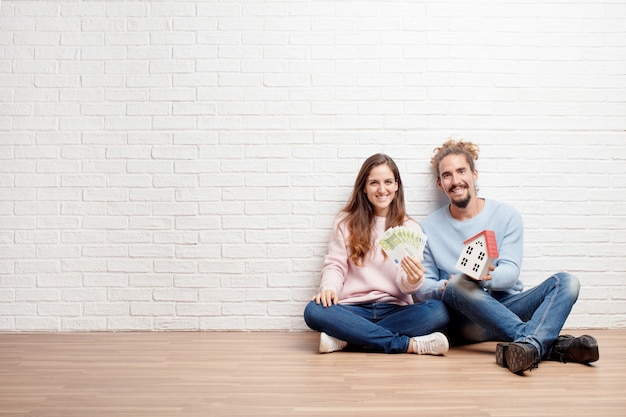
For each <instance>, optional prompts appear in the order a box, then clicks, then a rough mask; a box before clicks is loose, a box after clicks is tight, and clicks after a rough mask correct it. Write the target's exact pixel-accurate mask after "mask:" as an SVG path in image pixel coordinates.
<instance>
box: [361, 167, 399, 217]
mask: <svg viewBox="0 0 626 417" xmlns="http://www.w3.org/2000/svg"><path fill="white" fill-rule="evenodd" d="M396 191H398V181H397V180H396V178H395V177H394V176H393V172H392V171H391V169H390V168H389V167H388V166H387V165H385V164H382V165H378V166H376V167H374V168H372V170H371V171H370V173H369V175H368V176H367V180H366V181H365V188H364V189H363V192H364V193H365V194H367V199H368V200H369V202H370V203H372V206H373V207H374V213H375V214H376V215H377V216H381V217H386V216H387V214H388V213H389V206H390V205H391V202H392V201H393V199H394V198H395V196H396Z"/></svg>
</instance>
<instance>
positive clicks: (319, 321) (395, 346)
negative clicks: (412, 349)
mask: <svg viewBox="0 0 626 417" xmlns="http://www.w3.org/2000/svg"><path fill="white" fill-rule="evenodd" d="M304 321H305V322H306V324H307V325H308V326H309V327H310V328H311V329H313V330H317V331H320V332H325V333H326V334H328V335H329V336H332V337H336V338H337V339H341V340H344V341H346V342H348V343H349V344H350V345H353V346H357V347H361V348H363V349H366V350H371V351H376V352H386V353H404V352H406V351H407V349H408V348H409V343H410V341H411V337H413V336H422V335H425V334H429V333H432V332H436V331H443V330H444V329H445V328H446V327H447V325H448V322H449V316H448V311H447V309H446V307H445V305H444V304H443V302H442V301H440V300H428V301H422V302H420V303H419V304H409V305H405V306H399V305H395V304H389V303H367V304H357V305H344V304H337V305H332V306H330V307H323V306H322V304H316V303H315V301H311V302H309V304H307V306H306V308H305V309H304Z"/></svg>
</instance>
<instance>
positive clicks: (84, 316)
mask: <svg viewBox="0 0 626 417" xmlns="http://www.w3.org/2000/svg"><path fill="white" fill-rule="evenodd" d="M0 10H1V17H0V331H32V330H37V331H40V330H41V331H44V330H45V331H79V330H80V331H83V330H170V329H183V330H231V329H235V330H264V329H279V330H303V329H306V326H305V325H304V323H303V320H302V310H303V308H304V305H305V303H306V302H307V301H308V300H309V299H310V297H311V296H312V295H313V293H314V291H315V289H316V286H317V284H318V279H319V268H320V265H321V260H322V256H323V254H324V252H325V248H326V242H327V239H328V234H329V227H330V225H331V221H332V218H333V217H334V215H335V214H336V212H337V210H338V209H339V208H340V207H341V205H342V204H343V203H344V202H345V200H346V198H347V196H348V194H349V192H350V189H351V185H352V182H353V180H354V176H355V174H356V171H357V169H358V167H359V166H360V164H361V162H362V161H363V160H364V159H365V158H366V157H367V156H369V155H370V154H372V153H374V152H379V151H382V152H386V153H388V154H390V155H391V156H392V157H394V158H395V159H396V160H397V162H398V163H399V165H400V167H401V169H402V172H403V176H404V181H405V183H406V186H407V193H408V207H409V211H410V213H411V214H412V215H413V216H414V217H416V218H417V219H418V220H419V219H421V218H422V217H423V216H425V215H426V214H427V213H428V212H429V211H430V210H432V209H434V208H435V207H437V206H438V205H439V204H440V203H441V201H442V200H441V196H440V195H439V194H438V193H437V191H436V190H435V188H434V187H433V179H432V177H431V174H430V172H429V166H428V160H429V158H430V155H431V150H432V149H433V147H435V146H437V145H439V144H440V143H441V142H442V141H443V140H444V139H446V138H447V137H449V136H455V137H462V138H466V139H470V140H474V141H476V142H478V143H479V144H480V145H481V148H482V153H481V158H480V160H479V169H480V174H481V177H480V186H481V194H482V195H483V196H488V197H492V198H500V199H504V200H507V201H509V202H511V203H512V204H514V205H515V206H516V207H518V208H519V209H520V210H521V211H522V213H523V215H524V218H525V225H526V246H525V264H524V277H525V280H526V282H527V283H528V284H529V285H534V284H535V283H537V282H538V281H539V280H542V279H544V278H546V277H547V276H548V275H549V274H550V273H552V272H555V271H558V270H569V271H571V272H573V273H576V274H577V275H578V276H579V277H580V279H581V281H582V283H583V288H582V291H581V295H580V299H579V301H578V303H577V304H576V306H575V308H574V311H573V313H572V315H571V317H570V319H569V320H568V322H567V324H566V325H567V326H568V327H591V328H594V327H595V328H605V327H610V328H617V327H625V326H626V302H625V299H626V238H625V236H626V227H625V226H624V224H625V223H626V197H625V195H626V141H625V140H626V134H625V127H626V29H625V28H626V5H625V4H624V2H623V1H618V0H613V1H611V0H606V1H591V0H588V1H584V0H568V1H565V0H547V1H545V2H536V1H532V2H531V1H524V0H522V1H519V0H517V1H509V0H504V1H502V0H483V1H475V0H468V1H460V0H459V1H450V2H444V1H427V2H414V1H399V0H398V1H385V0H381V1H336V0H333V1H316V0H302V1H300V0H293V1H290V0H284V1H260V0H258V1H254V0H232V1H210V0H175V1H174V0H171V1H165V0H164V1H160V0H152V1H149V0H145V1H139V0H138V1H97V0H84V1H83V0H48V1H27V0H4V1H2V4H1V9H0Z"/></svg>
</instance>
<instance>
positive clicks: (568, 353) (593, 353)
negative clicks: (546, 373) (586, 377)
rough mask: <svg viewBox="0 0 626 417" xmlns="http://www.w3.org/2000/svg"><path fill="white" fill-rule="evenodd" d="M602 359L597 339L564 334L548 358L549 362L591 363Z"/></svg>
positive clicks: (555, 343)
mask: <svg viewBox="0 0 626 417" xmlns="http://www.w3.org/2000/svg"><path fill="white" fill-rule="evenodd" d="M599 358H600V353H599V352H598V341H597V340H596V338H595V337H593V336H589V335H587V334H586V335H582V336H579V337H574V336H572V335H570V334H564V335H561V336H559V338H558V339H557V340H556V342H554V344H553V345H552V347H551V348H550V351H549V352H548V355H547V357H546V359H547V360H549V361H560V362H563V363H566V362H576V363H590V362H595V361H597V360H598V359H599Z"/></svg>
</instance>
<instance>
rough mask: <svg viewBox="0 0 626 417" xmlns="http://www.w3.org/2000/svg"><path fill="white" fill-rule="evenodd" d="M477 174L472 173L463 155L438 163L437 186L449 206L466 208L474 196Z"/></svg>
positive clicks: (447, 157)
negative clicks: (446, 197)
mask: <svg viewBox="0 0 626 417" xmlns="http://www.w3.org/2000/svg"><path fill="white" fill-rule="evenodd" d="M477 179H478V173H477V172H476V171H472V170H471V168H470V165H469V163H468V162H467V159H465V156H464V155H455V154H452V155H448V156H446V157H445V158H443V159H442V160H441V162H440V163H439V178H437V186H438V187H439V188H440V189H441V190H443V192H444V193H446V195H447V196H448V198H449V199H450V204H453V205H455V206H457V207H459V208H466V207H467V205H468V204H469V202H470V201H471V200H472V197H475V195H476V186H475V185H474V183H475V182H476V180H477Z"/></svg>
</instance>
